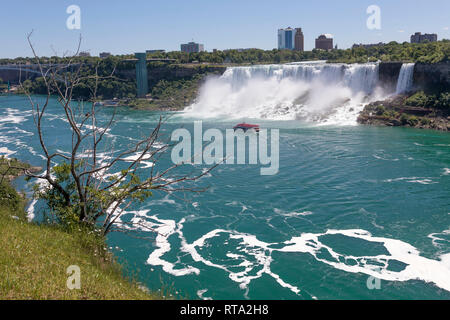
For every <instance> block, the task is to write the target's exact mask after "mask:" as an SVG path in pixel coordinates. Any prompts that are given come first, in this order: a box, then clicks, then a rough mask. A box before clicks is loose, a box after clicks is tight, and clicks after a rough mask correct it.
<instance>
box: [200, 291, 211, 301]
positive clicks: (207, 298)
mask: <svg viewBox="0 0 450 320" xmlns="http://www.w3.org/2000/svg"><path fill="white" fill-rule="evenodd" d="M206 292H208V289H203V290H198V291H197V296H198V297H199V298H200V299H202V300H212V298H209V297H205V296H204V294H205V293H206Z"/></svg>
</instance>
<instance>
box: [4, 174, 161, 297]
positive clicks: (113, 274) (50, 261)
mask: <svg viewBox="0 0 450 320" xmlns="http://www.w3.org/2000/svg"><path fill="white" fill-rule="evenodd" d="M4 183H5V182H4ZM8 186H9V184H2V185H0V188H2V190H5V188H7V187H8ZM0 191H1V190H0ZM5 193H6V192H3V193H0V194H3V198H2V199H0V299H160V298H161V295H158V294H155V295H152V294H148V293H145V292H144V291H142V290H141V289H139V288H138V285H137V284H136V283H134V282H130V281H128V280H127V279H125V278H124V277H123V275H122V272H121V269H120V266H119V264H118V263H116V262H115V261H114V259H113V257H112V255H111V254H110V253H109V252H108V251H107V250H106V248H105V243H104V240H103V239H102V238H99V237H97V236H95V235H93V234H89V233H86V232H82V231H77V232H71V233H68V232H66V231H64V230H62V229H61V228H60V227H58V226H50V225H36V224H32V223H28V222H27V220H26V217H25V212H24V210H23V200H22V204H21V205H20V206H17V201H15V202H14V203H15V204H14V206H13V205H10V204H8V202H9V200H6V201H5V199H4V198H13V197H15V196H18V195H17V193H16V192H15V190H14V189H12V188H7V193H6V194H8V193H9V196H6V197H5ZM13 207H14V208H13ZM71 265H77V266H79V267H80V269H81V289H80V290H69V289H67V286H66V282H67V278H68V276H69V275H67V274H66V270H67V267H69V266H71Z"/></svg>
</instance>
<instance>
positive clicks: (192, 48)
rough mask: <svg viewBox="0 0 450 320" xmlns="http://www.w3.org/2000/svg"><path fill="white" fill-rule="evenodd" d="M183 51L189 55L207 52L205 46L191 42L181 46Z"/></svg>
mask: <svg viewBox="0 0 450 320" xmlns="http://www.w3.org/2000/svg"><path fill="white" fill-rule="evenodd" d="M181 51H183V52H187V53H194V52H202V51H205V46H204V45H203V44H200V43H195V42H189V43H186V44H182V45H181Z"/></svg>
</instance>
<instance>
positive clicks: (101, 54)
mask: <svg viewBox="0 0 450 320" xmlns="http://www.w3.org/2000/svg"><path fill="white" fill-rule="evenodd" d="M109 56H111V53H109V52H100V55H99V57H100V58H102V59H103V58H108V57H109Z"/></svg>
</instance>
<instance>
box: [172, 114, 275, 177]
mask: <svg viewBox="0 0 450 320" xmlns="http://www.w3.org/2000/svg"><path fill="white" fill-rule="evenodd" d="M279 138H280V133H279V130H278V129H270V143H269V136H268V130H267V129H261V130H258V131H255V130H248V131H246V132H244V131H243V130H234V129H227V130H226V133H225V138H224V135H223V133H222V131H221V130H219V129H208V130H206V131H205V132H203V124H202V121H195V123H194V137H192V135H191V132H190V131H189V130H187V129H184V128H183V129H176V130H175V131H173V132H172V136H171V140H172V141H178V144H176V145H175V146H174V148H173V149H172V154H171V158H172V162H173V163H174V164H182V163H185V164H196V165H201V164H206V165H215V164H226V165H234V164H249V165H257V164H260V165H261V166H264V167H262V168H261V169H260V173H261V175H264V176H270V175H276V174H277V173H278V170H279V167H280V163H279V162H280V155H279V153H280V145H279ZM224 142H225V143H224ZM247 142H248V143H247ZM204 143H206V145H205V144H204ZM224 145H225V150H224ZM192 146H193V148H192ZM247 146H248V149H247ZM269 148H270V150H269ZM192 149H193V153H192ZM247 151H248V152H247ZM269 151H270V153H269Z"/></svg>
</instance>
